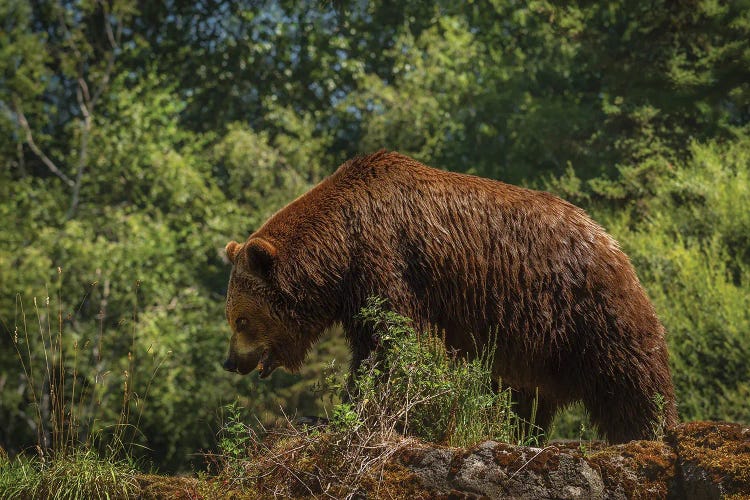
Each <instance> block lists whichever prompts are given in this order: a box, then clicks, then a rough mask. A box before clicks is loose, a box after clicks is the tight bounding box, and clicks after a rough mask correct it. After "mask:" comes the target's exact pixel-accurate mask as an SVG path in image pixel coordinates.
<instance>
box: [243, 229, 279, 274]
mask: <svg viewBox="0 0 750 500" xmlns="http://www.w3.org/2000/svg"><path fill="white" fill-rule="evenodd" d="M245 253H246V254H247V265H248V267H249V268H250V271H251V272H252V273H253V274H255V275H256V276H258V277H260V278H263V279H264V280H266V281H269V279H270V278H271V273H272V272H273V268H274V264H275V262H276V254H277V253H278V252H277V250H276V247H275V246H274V245H273V244H272V243H271V242H269V241H268V240H266V239H264V238H252V239H251V240H250V241H248V242H247V243H246V244H245Z"/></svg>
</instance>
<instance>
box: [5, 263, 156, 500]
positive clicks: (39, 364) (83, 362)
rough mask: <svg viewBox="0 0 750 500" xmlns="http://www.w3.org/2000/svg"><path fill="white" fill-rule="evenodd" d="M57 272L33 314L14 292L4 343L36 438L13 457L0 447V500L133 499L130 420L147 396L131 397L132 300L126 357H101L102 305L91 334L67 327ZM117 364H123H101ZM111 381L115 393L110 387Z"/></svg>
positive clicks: (133, 429)
mask: <svg viewBox="0 0 750 500" xmlns="http://www.w3.org/2000/svg"><path fill="white" fill-rule="evenodd" d="M58 276H59V280H58V287H57V294H56V296H53V297H52V298H50V296H49V295H47V296H46V297H43V298H42V300H38V298H37V297H34V299H33V301H32V302H33V315H30V314H28V312H27V308H26V305H25V304H24V301H23V300H22V298H21V296H20V295H18V296H17V298H16V304H17V307H16V309H17V313H16V321H15V327H14V329H13V330H12V337H13V338H12V345H13V347H14V348H15V351H16V355H17V359H18V363H19V369H20V371H21V374H22V381H23V385H22V387H23V403H22V404H25V405H28V406H29V407H31V408H32V411H31V412H29V413H30V414H31V415H33V418H31V419H29V421H28V425H29V426H30V427H31V428H32V431H33V433H34V434H35V435H36V443H34V444H33V445H32V444H31V443H30V444H29V447H28V448H27V449H26V450H25V451H22V452H21V453H18V454H17V455H15V456H13V457H9V456H8V455H7V454H6V453H5V452H4V451H2V450H0V498H34V499H36V498H54V499H78V498H81V499H84V498H134V497H136V496H137V495H138V488H139V487H138V482H137V481H136V474H137V473H138V471H137V468H136V466H135V461H134V459H133V458H132V457H133V447H134V446H136V444H135V443H136V440H135V437H136V436H137V433H138V430H137V425H134V424H132V423H131V422H132V421H136V422H137V419H139V418H140V414H141V412H142V411H143V404H142V403H143V401H144V400H145V398H146V397H147V395H148V388H146V390H145V392H143V393H142V395H140V396H139V394H138V393H136V392H135V390H134V387H133V380H134V377H133V374H134V371H135V369H136V367H135V359H136V355H135V335H136V332H135V328H136V326H135V325H136V319H137V318H136V310H135V306H134V311H133V322H132V329H131V331H130V332H129V337H130V338H129V341H130V351H129V352H128V356H127V360H106V359H104V357H103V346H104V336H105V331H106V330H107V328H106V327H105V325H104V316H105V314H104V310H102V311H100V317H101V318H102V319H101V322H100V325H99V329H98V331H97V332H95V333H94V334H93V336H90V338H87V337H86V335H83V334H81V333H80V332H76V331H75V329H74V328H73V326H71V325H73V324H74V320H75V315H76V311H72V312H67V311H66V306H65V304H64V303H63V298H62V296H61V292H60V290H61V289H62V286H61V282H62V270H61V269H60V268H58ZM96 285H97V284H96V283H94V284H92V288H93V287H94V286H96ZM136 287H137V285H136ZM136 293H137V290H136ZM103 296H104V297H105V299H104V301H103V304H102V309H104V308H105V307H106V293H105V294H104V295H103ZM86 298H87V297H84V299H83V300H84V301H85V300H86ZM136 303H137V301H136ZM80 307H81V306H80V305H79V307H78V309H79V310H80ZM118 333H119V332H118ZM118 364H119V366H121V367H123V368H121V369H119V370H117V371H114V370H112V369H110V368H108V367H109V366H113V365H114V366H117V365H118ZM153 375H155V373H154V374H153ZM152 380H153V376H152ZM117 387H119V388H120V391H121V392H120V394H119V396H118V395H117V394H116V393H113V388H117ZM105 397H115V398H119V400H120V404H119V406H120V407H119V411H118V412H117V413H116V414H114V415H113V414H111V413H107V412H108V411H111V410H108V408H105V405H103V404H102V400H103V399H104V398H105ZM134 406H138V407H139V409H138V411H137V412H133V407H134Z"/></svg>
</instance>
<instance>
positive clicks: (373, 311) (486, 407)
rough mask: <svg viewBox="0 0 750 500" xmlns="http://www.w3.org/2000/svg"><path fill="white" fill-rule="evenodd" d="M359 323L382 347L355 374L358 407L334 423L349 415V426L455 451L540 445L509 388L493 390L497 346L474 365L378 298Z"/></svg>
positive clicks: (480, 354) (348, 407)
mask: <svg viewBox="0 0 750 500" xmlns="http://www.w3.org/2000/svg"><path fill="white" fill-rule="evenodd" d="M359 319H360V321H362V322H364V323H366V324H369V325H371V326H372V327H373V329H374V331H375V334H376V336H377V337H378V339H379V344H380V345H379V347H378V349H376V350H375V351H374V352H373V354H372V355H371V356H370V358H368V359H367V360H366V361H365V362H364V363H363V365H362V366H361V368H360V370H359V372H358V373H357V374H356V378H355V381H354V388H353V392H354V394H352V395H351V399H352V401H354V403H353V406H352V405H351V404H349V403H347V404H346V405H345V406H346V408H344V405H339V406H336V407H334V418H340V415H342V414H346V415H347V422H348V424H349V425H351V424H352V423H353V422H357V423H358V424H359V425H363V426H371V428H378V429H380V430H382V431H383V432H391V431H393V430H397V431H399V432H401V433H403V434H409V435H413V436H416V437H419V438H421V439H424V440H427V441H432V442H439V443H446V444H450V445H453V446H465V445H469V444H473V443H476V442H478V441H480V440H482V439H496V440H499V441H503V442H508V443H518V444H526V443H529V442H531V441H533V440H534V439H536V438H535V437H534V436H535V435H536V433H535V432H530V431H532V430H533V422H523V421H521V419H519V418H518V417H517V416H516V414H515V413H514V412H513V411H512V402H511V393H510V390H509V389H507V390H500V391H497V392H496V391H494V390H493V387H492V385H493V384H492V382H493V376H492V370H491V362H492V358H493V354H494V347H492V346H486V347H483V348H481V349H478V351H479V352H478V353H477V354H476V355H475V356H474V357H471V358H470V359H467V358H465V357H463V356H460V355H459V354H458V353H456V352H452V351H449V350H447V349H446V346H445V339H444V338H442V337H441V336H440V335H438V334H436V333H435V332H429V331H428V332H416V331H415V330H414V328H413V327H412V326H411V324H410V320H409V319H408V318H405V317H404V316H401V315H399V314H397V313H395V312H393V311H389V310H387V309H386V308H385V301H383V300H382V299H378V298H371V299H369V301H368V303H367V306H366V307H365V308H363V309H362V311H361V312H360V314H359ZM344 410H346V411H344ZM352 412H353V413H354V414H356V415H357V418H356V419H355V418H354V417H353V416H351V415H350V414H351V413H352Z"/></svg>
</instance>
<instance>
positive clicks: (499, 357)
mask: <svg viewBox="0 0 750 500" xmlns="http://www.w3.org/2000/svg"><path fill="white" fill-rule="evenodd" d="M226 250H227V255H228V257H229V259H230V260H231V261H232V263H233V264H234V266H233V270H232V275H231V278H230V282H229V289H228V293H227V319H228V321H229V323H230V326H231V328H232V330H233V336H232V340H231V343H230V350H229V351H230V352H229V358H228V359H227V361H226V363H225V367H226V368H227V369H229V370H232V371H239V372H240V373H247V372H249V371H251V370H253V369H255V367H256V366H258V365H260V367H261V368H260V369H261V376H263V377H265V376H268V375H269V374H270V373H271V371H273V369H275V368H276V367H277V366H285V367H287V368H288V369H291V370H296V369H298V368H299V367H300V365H301V364H302V362H303V360H304V357H305V354H306V353H307V351H308V349H309V348H310V346H311V345H312V344H313V343H314V342H315V341H316V340H317V339H318V338H319V337H320V334H321V332H322V331H323V330H324V329H325V328H327V327H329V326H330V325H332V324H334V323H341V324H343V326H344V329H345V331H346V335H347V339H348V341H349V343H350V346H351V349H352V356H353V360H352V370H355V369H356V368H357V367H358V365H359V364H360V363H361V361H362V360H363V359H365V358H366V357H367V356H368V354H369V353H370V352H371V350H372V349H373V348H374V342H375V340H374V339H373V335H372V332H371V331H368V330H367V328H366V327H365V326H364V325H363V324H361V323H360V322H358V321H357V319H356V315H357V313H358V312H359V310H360V308H362V307H363V306H364V305H365V301H366V299H367V298H368V297H370V296H379V297H383V298H385V299H387V301H388V303H389V305H390V307H391V308H392V309H393V310H394V311H396V312H398V313H401V314H403V315H405V316H408V317H410V318H412V319H413V320H414V325H415V327H416V328H418V329H424V328H428V327H432V328H438V329H440V330H442V331H444V332H445V340H446V343H447V344H448V345H449V346H450V347H453V348H457V349H460V350H462V351H463V352H467V353H470V352H473V351H474V349H475V348H474V344H473V340H472V336H474V337H475V338H477V339H479V343H480V344H481V343H486V342H488V339H489V338H490V336H491V332H493V334H492V336H495V335H494V332H497V333H496V336H497V348H496V351H495V352H496V357H495V360H494V374H495V375H496V376H497V377H500V378H502V381H503V383H504V384H507V385H510V386H511V387H513V388H514V389H515V390H516V395H517V398H518V403H519V410H520V413H521V414H522V416H525V417H528V416H529V413H530V411H531V410H530V407H531V396H532V395H533V394H534V393H535V391H536V389H537V388H538V394H539V402H538V409H537V414H536V423H537V424H538V425H540V426H541V427H543V428H545V429H546V428H547V427H548V426H549V424H550V422H551V420H552V418H553V416H554V414H555V412H556V410H557V409H558V408H560V407H561V406H563V405H566V404H568V403H571V402H573V401H577V400H582V401H583V402H584V404H585V406H586V408H587V409H588V411H589V413H590V415H591V417H592V419H593V421H594V422H595V423H596V424H597V426H598V427H599V429H600V430H601V431H603V433H604V434H606V436H607V438H608V439H609V440H610V441H613V442H623V441H627V440H631V439H642V438H648V437H649V436H650V435H651V432H652V426H653V425H654V423H656V422H657V421H663V422H664V423H665V424H666V425H667V427H671V426H673V425H674V424H676V423H677V412H676V407H675V400H674V391H673V387H672V380H671V376H670V370H669V364H668V356H667V346H666V343H665V339H664V328H663V327H662V325H661V323H660V322H659V320H658V318H657V316H656V312H655V311H654V308H653V306H652V305H651V302H650V301H649V299H648V297H647V296H646V293H645V292H644V290H643V287H642V286H641V284H640V283H639V281H638V278H637V277H636V274H635V271H634V269H633V266H632V265H631V264H630V261H629V259H628V257H627V256H626V255H625V254H624V253H623V252H622V251H621V250H620V248H619V246H618V244H617V242H616V241H615V240H614V239H613V238H612V237H610V236H609V235H608V234H607V233H606V232H605V231H604V230H603V229H602V228H601V227H600V226H599V225H597V224H596V223H595V222H594V221H592V220H591V219H590V218H589V217H588V216H587V215H586V213H585V212H584V211H583V210H581V209H580V208H577V207H575V206H573V205H571V204H570V203H567V202H565V201H563V200H561V199H560V198H557V197H555V196H553V195H551V194H548V193H545V192H538V191H532V190H529V189H523V188H520V187H516V186H512V185H508V184H504V183H502V182H498V181H493V180H489V179H483V178H479V177H474V176H470V175H462V174H457V173H451V172H445V171H441V170H436V169H433V168H430V167H427V166H424V165H422V164H420V163H419V162H417V161H415V160H413V159H411V158H408V157H406V156H403V155H401V154H398V153H395V152H387V151H380V152H378V153H375V154H372V155H370V156H365V157H359V158H356V159H354V160H350V161H348V162H346V163H344V164H343V165H342V166H341V167H339V169H338V170H337V171H336V172H335V173H334V174H333V175H331V176H330V177H328V178H327V179H325V180H324V181H322V182H321V183H320V184H318V185H317V186H315V187H314V188H313V189H312V190H310V191H309V192H308V193H306V194H305V195H303V196H301V197H299V198H298V199H296V200H295V201H293V202H292V203H290V204H289V205H288V206H286V207H285V208H283V209H282V210H280V211H279V212H278V213H276V214H275V215H274V216H273V217H271V218H270V219H269V220H268V221H267V222H266V223H265V224H264V225H263V226H262V227H261V228H260V229H258V230H257V231H256V232H255V233H253V234H252V235H250V237H249V238H248V240H247V241H246V242H245V243H244V244H239V243H236V242H230V243H229V244H228V245H227V249H226ZM657 394H660V395H661V396H662V397H663V398H664V400H665V405H664V407H663V408H662V409H661V410H660V409H659V408H657V405H656V404H655V402H654V397H655V396H656V395H657Z"/></svg>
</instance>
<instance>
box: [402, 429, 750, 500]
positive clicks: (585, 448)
mask: <svg viewBox="0 0 750 500" xmlns="http://www.w3.org/2000/svg"><path fill="white" fill-rule="evenodd" d="M396 460H397V461H398V465H399V466H401V467H404V468H405V469H407V470H408V471H409V475H410V476H412V477H411V478H410V479H412V481H409V482H410V483H412V484H411V488H412V494H413V493H414V489H413V488H414V482H418V483H419V486H420V487H421V488H419V489H421V490H422V491H420V492H419V493H422V494H423V495H425V496H429V497H432V498H439V497H443V498H484V497H486V498H524V499H526V498H560V499H566V498H586V499H596V498H607V499H610V498H613V499H616V498H687V499H714V498H717V499H718V498H750V428H748V427H745V426H742V425H739V424H731V423H720V422H691V423H686V424H681V425H679V426H677V427H676V428H675V429H672V430H671V431H670V432H669V433H668V434H667V436H666V437H665V439H664V440H663V441H633V442H630V443H627V444H622V445H616V446H607V447H605V446H603V445H601V444H594V443H582V444H581V443H577V442H576V443H550V444H549V445H548V446H546V447H544V448H534V447H522V446H511V445H507V444H502V443H497V442H494V441H486V442H484V443H481V444H479V445H477V446H474V447H472V448H468V449H456V448H445V447H436V446H433V445H428V444H415V445H413V446H410V447H408V448H404V449H402V450H401V452H400V453H399V454H397V457H396ZM417 496H421V495H419V494H417Z"/></svg>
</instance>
